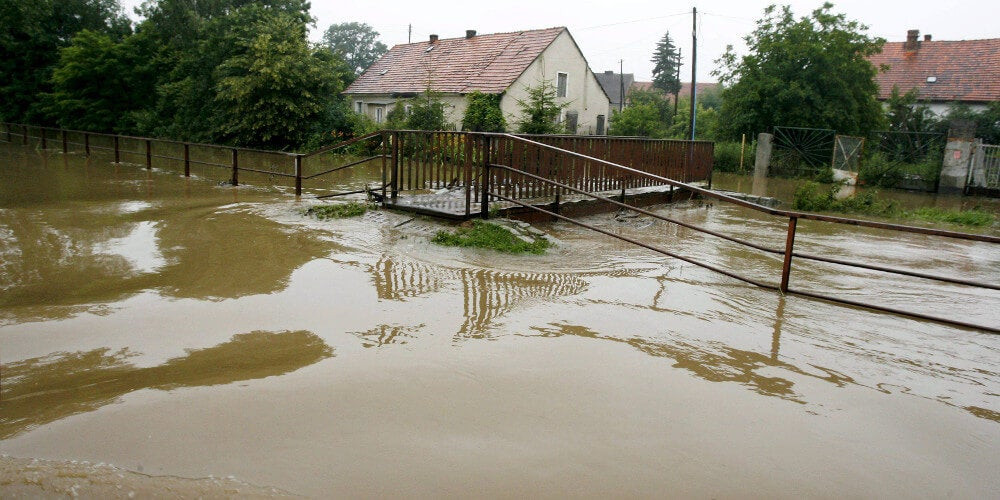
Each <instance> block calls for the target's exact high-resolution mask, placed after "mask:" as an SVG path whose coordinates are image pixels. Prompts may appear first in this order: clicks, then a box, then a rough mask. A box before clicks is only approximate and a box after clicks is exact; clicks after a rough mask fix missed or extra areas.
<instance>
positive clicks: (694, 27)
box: [691, 7, 698, 141]
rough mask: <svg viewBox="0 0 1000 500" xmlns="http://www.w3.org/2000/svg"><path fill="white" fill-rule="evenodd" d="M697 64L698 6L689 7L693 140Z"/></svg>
mask: <svg viewBox="0 0 1000 500" xmlns="http://www.w3.org/2000/svg"><path fill="white" fill-rule="evenodd" d="M697 66H698V7H691V140H692V141H693V140H694V127H695V110H696V109H697V108H696V107H695V103H696V102H697V100H698V89H697V85H696V84H697V81H696V76H695V68H696V67H697Z"/></svg>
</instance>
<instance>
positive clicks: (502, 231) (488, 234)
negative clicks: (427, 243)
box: [431, 220, 551, 254]
mask: <svg viewBox="0 0 1000 500" xmlns="http://www.w3.org/2000/svg"><path fill="white" fill-rule="evenodd" d="M431 242H433V243H436V244H438V245H443V246H447V247H473V248H489V249H493V250H496V251H498V252H503V253H513V254H520V253H533V254H543V253H545V249H547V248H549V247H550V246H551V243H549V241H548V240H546V239H541V238H540V239H535V240H534V241H533V242H531V243H529V242H527V241H524V240H522V239H520V238H518V237H517V236H516V235H515V234H514V233H512V232H511V231H510V229H507V228H505V227H503V226H501V225H499V224H494V223H492V222H485V221H480V220H474V221H472V227H468V228H465V227H462V228H458V230H457V231H456V232H450V231H438V232H437V234H436V235H434V238H433V239H432V240H431Z"/></svg>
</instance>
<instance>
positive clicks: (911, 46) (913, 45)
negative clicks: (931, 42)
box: [903, 30, 920, 52]
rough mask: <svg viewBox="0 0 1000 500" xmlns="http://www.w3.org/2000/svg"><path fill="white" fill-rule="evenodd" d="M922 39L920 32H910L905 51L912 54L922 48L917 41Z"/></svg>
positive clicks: (904, 46) (908, 32)
mask: <svg viewBox="0 0 1000 500" xmlns="http://www.w3.org/2000/svg"><path fill="white" fill-rule="evenodd" d="M918 38H920V30H908V31H907V32H906V43H904V44H903V50H905V51H907V52H910V51H914V50H917V49H919V48H920V42H919V41H917V39H918Z"/></svg>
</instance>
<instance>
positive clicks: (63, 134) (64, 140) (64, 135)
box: [60, 130, 69, 154]
mask: <svg viewBox="0 0 1000 500" xmlns="http://www.w3.org/2000/svg"><path fill="white" fill-rule="evenodd" d="M60 132H61V133H60V135H61V136H62V148H63V154H66V153H68V152H69V148H68V147H67V146H68V145H67V144H66V142H67V141H66V131H65V130H62V131H60Z"/></svg>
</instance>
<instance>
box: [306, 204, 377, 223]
mask: <svg viewBox="0 0 1000 500" xmlns="http://www.w3.org/2000/svg"><path fill="white" fill-rule="evenodd" d="M369 208H370V206H369V205H368V204H367V203H359V202H357V201H352V202H350V203H338V204H336V205H317V206H314V207H309V208H308V209H306V211H305V212H304V214H305V215H312V216H314V217H316V218H317V219H319V220H325V219H344V218H347V217H357V216H359V215H364V213H365V212H367V211H368V209H369Z"/></svg>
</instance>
